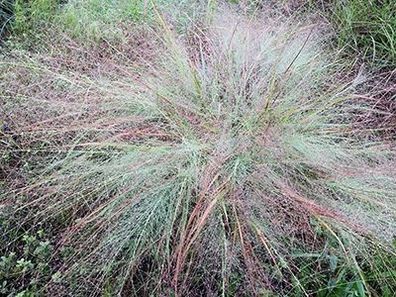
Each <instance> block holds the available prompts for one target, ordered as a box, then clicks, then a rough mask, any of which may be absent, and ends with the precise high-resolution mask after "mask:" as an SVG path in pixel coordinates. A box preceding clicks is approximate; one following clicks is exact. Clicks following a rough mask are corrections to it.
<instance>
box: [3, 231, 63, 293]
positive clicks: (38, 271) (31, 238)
mask: <svg viewBox="0 0 396 297" xmlns="http://www.w3.org/2000/svg"><path fill="white" fill-rule="evenodd" d="M4 231H9V230H4ZM6 234H8V236H10V233H6ZM12 242H13V247H12V246H9V247H8V248H6V249H2V250H1V251H2V252H7V251H9V250H12V249H14V250H15V251H14V252H8V253H6V254H5V255H3V256H1V258H0V280H1V281H0V284H1V287H0V293H1V294H2V295H6V296H8V295H10V294H11V295H13V294H16V296H41V295H40V294H42V293H43V291H42V287H43V286H44V285H45V284H47V283H48V282H49V281H50V280H52V281H53V282H57V283H59V282H60V280H61V278H62V275H61V273H60V272H54V271H53V268H51V266H50V260H51V257H52V256H53V254H52V251H53V246H52V244H51V243H50V242H49V241H48V240H46V234H45V232H44V231H43V230H42V229H41V230H39V231H38V232H37V233H36V234H24V235H23V236H21V237H18V236H17V235H16V234H14V237H13V238H12ZM7 244H8V245H10V242H8V243H7ZM37 294H39V295H37Z"/></svg>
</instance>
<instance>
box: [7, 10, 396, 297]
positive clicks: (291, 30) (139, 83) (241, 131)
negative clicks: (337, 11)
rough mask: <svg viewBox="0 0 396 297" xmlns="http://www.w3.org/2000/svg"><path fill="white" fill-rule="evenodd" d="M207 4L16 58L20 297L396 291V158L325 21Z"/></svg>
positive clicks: (15, 245)
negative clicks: (329, 44)
mask: <svg viewBox="0 0 396 297" xmlns="http://www.w3.org/2000/svg"><path fill="white" fill-rule="evenodd" d="M109 3H110V2H109ZM70 5H72V6H71V7H73V5H74V4H73V2H72V3H71V4H70ZM76 5H77V2H76ZM70 9H72V8H70ZM73 9H74V8H73ZM98 9H102V8H98ZM200 9H201V10H200V13H199V15H198V16H194V17H192V16H190V15H188V14H187V13H186V14H184V15H183V14H182V13H181V14H182V15H183V18H182V21H181V22H182V23H183V25H182V26H178V24H177V23H175V19H174V18H172V16H168V15H167V14H166V13H162V10H161V6H159V5H158V6H157V5H154V6H151V8H150V11H151V14H152V18H153V19H154V20H155V26H156V27H155V28H154V29H153V28H152V27H151V28H147V27H144V26H142V27H144V29H142V27H141V28H140V30H141V31H139V32H138V33H136V34H131V35H128V34H127V33H126V32H128V28H131V27H128V26H126V27H125V28H124V29H123V31H122V32H123V33H122V34H125V35H123V36H126V38H128V39H127V40H121V41H120V40H118V39H117V40H112V39H108V38H107V37H106V38H102V39H101V41H99V46H98V45H92V44H90V45H87V44H86V43H84V41H81V39H80V37H76V36H75V34H74V33H75V32H74V33H73V32H70V31H63V33H62V34H61V35H60V36H58V37H57V38H58V39H55V41H57V42H63V43H62V46H57V45H56V44H53V45H51V49H52V52H50V53H49V52H43V51H38V52H33V53H31V52H29V51H25V50H24V49H18V50H16V49H10V52H9V53H8V55H7V57H8V59H7V60H6V59H4V58H3V59H2V61H1V62H0V67H1V73H2V74H1V76H0V77H1V82H0V87H1V89H0V96H1V97H0V100H1V103H2V109H1V111H2V114H3V117H2V119H1V120H2V125H3V127H2V130H1V132H0V133H1V134H0V137H1V138H0V149H1V154H2V155H1V157H2V159H1V163H0V164H1V165H2V169H1V171H0V176H1V177H2V180H3V182H2V186H3V189H4V190H2V191H1V192H0V199H1V200H0V203H1V205H0V206H1V208H0V211H1V213H0V214H1V216H2V225H3V226H4V233H3V234H4V235H3V237H2V239H1V240H2V241H1V243H3V246H4V247H5V248H3V247H2V249H1V252H2V253H4V257H2V259H1V261H0V269H1V270H0V275H1V276H2V278H3V279H4V280H5V283H4V282H3V283H2V284H1V283H0V285H3V287H2V288H1V289H2V290H3V292H6V293H7V294H13V293H17V292H16V291H19V292H24V293H23V294H30V293H31V294H35V293H37V294H46V295H51V296H65V295H67V294H73V296H91V295H92V296H115V295H117V294H119V295H121V296H370V295H372V296H392V294H394V293H395V291H396V288H395V284H396V275H395V273H394V271H395V261H394V255H395V247H394V246H393V242H392V241H393V238H394V235H395V234H394V230H395V229H396V208H395V207H396V203H395V202H396V201H395V199H396V195H395V193H396V171H395V157H396V156H395V151H394V144H393V142H392V138H391V137H383V133H384V131H390V130H389V129H392V128H389V129H388V127H389V122H390V121H389V120H387V121H382V122H381V124H380V125H376V124H375V119H376V118H377V117H376V115H378V114H383V113H384V111H383V110H381V109H379V108H378V106H377V105H376V104H375V100H362V98H363V97H368V96H370V94H365V95H363V94H361V93H359V92H360V90H361V88H362V87H361V86H362V84H364V82H365V81H366V79H365V77H364V74H362V73H359V75H357V77H353V78H351V79H348V80H345V79H340V77H342V76H341V75H340V72H342V71H344V70H345V68H344V67H343V63H342V61H341V60H339V59H338V58H337V56H336V55H334V53H333V52H331V51H329V50H328V49H327V48H326V46H325V43H326V41H327V40H328V38H329V36H328V32H327V31H326V30H325V28H323V27H322V26H320V25H317V24H309V25H308V24H305V23H299V24H297V25H296V22H295V20H293V23H289V22H288V21H287V20H285V19H276V18H274V17H273V16H271V15H270V14H260V13H256V14H255V16H254V17H252V16H251V15H249V14H247V15H245V14H238V13H236V12H235V11H234V10H233V9H232V8H230V7H229V6H219V7H216V6H215V5H214V4H213V5H208V4H207V3H205V5H204V6H203V7H201V8H200ZM87 11H92V10H91V9H88V10H87ZM110 11H111V9H106V11H105V12H106V13H110ZM166 11H169V10H166ZM83 12H84V10H83V9H82V10H78V13H83ZM80 19H84V18H82V17H81V18H80V17H78V20H80ZM89 23H91V22H90V21H89ZM186 24H187V25H186ZM79 32H83V31H79ZM76 38H77V39H76ZM147 39H149V40H150V41H146V40H147ZM143 41H144V42H143ZM76 53H77V54H76ZM373 96H374V95H373ZM375 96H379V95H378V94H375ZM375 96H374V97H373V98H375ZM43 228H44V229H45V230H46V232H43V231H42V230H43ZM10 238H13V239H12V240H10ZM18 238H20V239H18ZM48 238H51V239H48ZM37 267H45V269H44V268H43V271H42V272H41V270H40V271H39V270H37ZM15 288H18V289H17V290H16V289H15ZM32 292H33V293H32ZM22 296H24V295H22ZM27 296H29V295H27Z"/></svg>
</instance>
